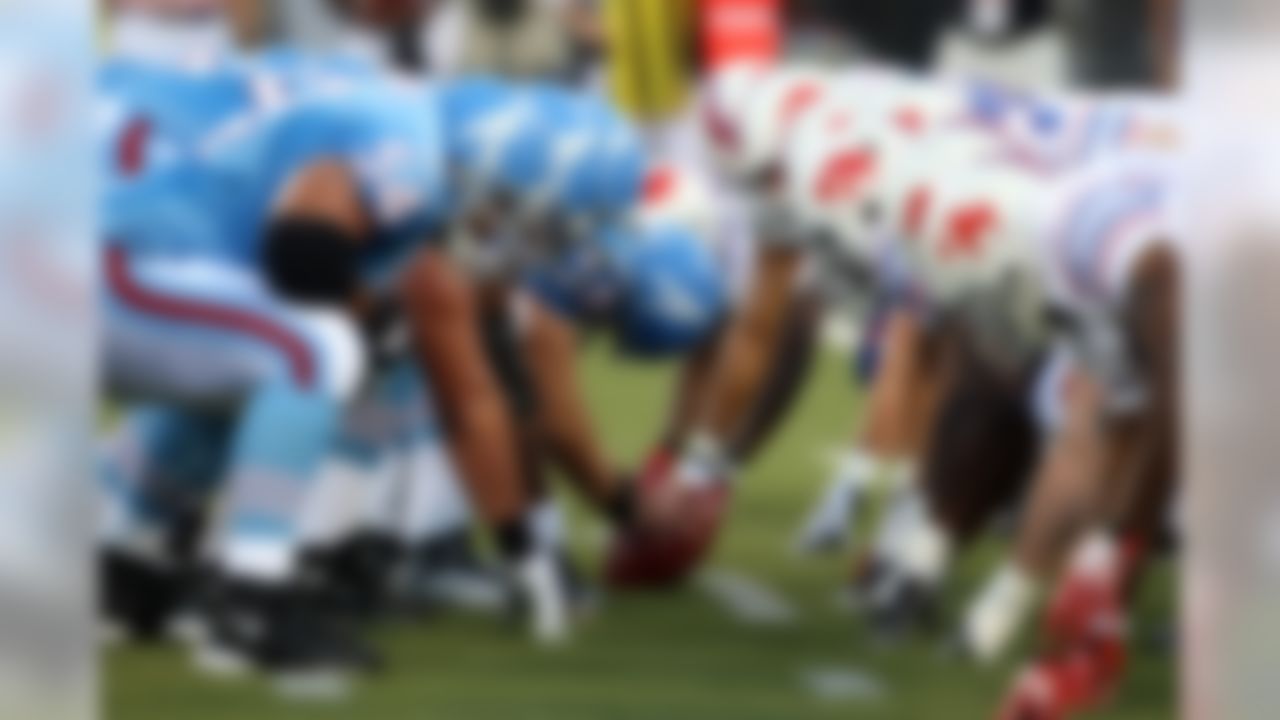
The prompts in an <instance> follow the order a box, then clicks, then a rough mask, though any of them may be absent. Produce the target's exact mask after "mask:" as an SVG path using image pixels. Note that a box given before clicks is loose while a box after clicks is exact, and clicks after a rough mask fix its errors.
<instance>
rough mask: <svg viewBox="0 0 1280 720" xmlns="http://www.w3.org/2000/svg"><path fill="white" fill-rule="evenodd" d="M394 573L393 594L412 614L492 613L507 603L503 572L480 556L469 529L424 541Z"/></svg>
mask: <svg viewBox="0 0 1280 720" xmlns="http://www.w3.org/2000/svg"><path fill="white" fill-rule="evenodd" d="M397 575H398V577H397V579H396V582H395V583H394V584H395V595H396V597H397V600H398V602H399V604H401V605H402V606H403V607H404V608H405V609H406V610H408V611H409V612H410V613H411V614H419V613H432V612H436V611H440V610H461V611H464V612H469V613H479V614H490V615H494V614H500V613H501V612H502V611H503V609H504V608H505V605H506V600H507V587H506V585H505V584H504V583H503V579H502V573H501V572H500V571H499V569H498V568H497V567H494V566H491V565H490V564H489V563H487V562H485V561H484V560H483V559H482V558H481V557H479V555H478V554H477V553H476V548H475V543H474V542H473V541H472V538H471V536H470V533H469V532H458V533H454V534H450V535H448V536H446V537H443V538H438V539H436V540H432V541H431V542H428V543H423V544H422V545H420V546H418V547H417V548H415V549H414V550H413V551H412V552H411V553H410V554H409V557H408V558H407V560H406V562H405V563H404V564H403V567H402V568H401V569H400V571H399V572H398V573H397Z"/></svg>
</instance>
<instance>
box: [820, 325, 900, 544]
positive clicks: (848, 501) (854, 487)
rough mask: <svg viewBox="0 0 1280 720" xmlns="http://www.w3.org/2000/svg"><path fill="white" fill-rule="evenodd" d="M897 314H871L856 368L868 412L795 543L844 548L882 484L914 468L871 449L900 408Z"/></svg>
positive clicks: (896, 484) (897, 480)
mask: <svg viewBox="0 0 1280 720" xmlns="http://www.w3.org/2000/svg"><path fill="white" fill-rule="evenodd" d="M895 317H897V313H895V312H894V309H893V308H892V307H890V306H888V305H886V306H885V307H883V308H881V309H880V310H878V311H877V312H875V313H873V314H872V319H871V321H870V322H869V327H868V329H867V330H866V332H865V334H864V338H863V342H862V347H861V348H860V351H859V358H858V368H859V372H860V374H862V376H863V378H864V380H865V382H866V386H867V397H868V400H867V403H866V408H867V410H866V411H865V412H864V413H862V416H861V417H860V418H859V420H858V423H857V426H856V427H855V429H854V436H853V439H852V441H851V443H850V445H849V447H848V448H847V449H846V450H845V451H844V452H843V453H842V454H841V457H840V460H839V463H838V465H837V467H836V469H835V473H834V475H833V476H832V477H831V478H830V480H829V481H828V483H827V486H826V488H825V489H824V491H823V494H822V496H821V497H820V498H819V501H818V503H817V504H816V505H815V506H814V508H813V509H812V510H811V511H810V513H809V515H808V517H807V518H806V520H805V522H804V525H803V526H802V529H801V532H800V535H799V538H798V540H797V546H798V547H799V548H800V549H801V550H804V551H806V552H823V551H827V550H834V549H837V548H840V547H843V546H844V545H845V544H846V542H847V540H848V538H849V537H851V536H853V535H854V533H855V529H854V523H853V521H854V519H855V518H856V517H857V515H858V510H859V508H860V507H861V505H862V504H863V501H864V500H866V499H867V498H868V497H869V496H870V495H871V494H872V491H873V490H875V489H876V487H878V486H879V485H880V484H881V483H882V482H883V484H884V485H886V486H888V487H889V488H896V487H899V486H901V485H904V484H906V483H907V482H908V481H909V476H910V474H911V473H912V471H913V465H912V463H911V462H910V461H909V460H906V459H899V458H896V457H886V456H885V455H884V454H883V453H882V452H880V451H878V450H877V449H875V448H873V447H871V445H872V444H874V443H875V442H876V441H877V440H878V438H879V437H881V436H883V435H884V434H885V433H886V432H887V431H886V430H885V429H884V428H883V425H884V424H885V423H886V417H885V415H886V411H888V412H889V413H890V415H892V413H893V412H894V411H895V410H896V408H895V407H894V401H895V400H898V398H894V397H892V396H893V395H895V391H896V390H899V389H900V388H901V386H902V384H903V382H904V381H903V376H904V373H903V369H902V365H903V363H904V362H905V361H906V355H907V353H904V352H903V351H902V342H901V340H900V338H901V334H900V333H897V332H894V333H892V335H893V341H890V339H889V336H890V335H891V332H890V331H891V328H892V326H893V320H894V318H895Z"/></svg>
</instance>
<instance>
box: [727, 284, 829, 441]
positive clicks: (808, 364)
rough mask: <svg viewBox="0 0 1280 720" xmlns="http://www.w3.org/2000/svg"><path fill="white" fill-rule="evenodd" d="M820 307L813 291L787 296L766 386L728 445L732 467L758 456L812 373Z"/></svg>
mask: <svg viewBox="0 0 1280 720" xmlns="http://www.w3.org/2000/svg"><path fill="white" fill-rule="evenodd" d="M824 307H825V306H824V304H823V303H822V301H821V299H820V298H819V296H818V293H817V292H815V291H811V290H809V291H804V292H799V293H796V294H794V295H793V296H792V297H791V299H790V303H789V306H788V308H787V316H786V318H785V320H784V325H783V329H782V340H781V342H780V343H779V344H778V347H777V349H776V352H775V355H774V358H773V362H772V367H771V369H770V371H769V378H768V381H767V385H766V386H765V388H764V390H763V391H762V393H761V395H760V397H759V398H758V400H757V401H756V403H755V406H754V407H753V408H752V410H751V412H750V413H749V414H748V415H747V417H746V418H745V419H744V421H743V422H742V423H741V425H740V426H739V427H738V429H737V431H736V432H735V434H734V437H733V440H732V442H731V443H730V454H731V455H732V457H733V458H734V463H735V464H737V465H745V464H746V463H748V462H750V461H751V459H752V458H754V457H755V456H756V455H757V454H759V453H760V452H761V451H762V450H763V449H764V447H765V446H766V445H767V444H768V442H769V440H770V439H771V438H772V437H774V435H775V434H776V432H777V430H778V428H779V427H780V426H781V424H782V422H783V420H785V419H786V418H787V416H788V414H789V413H790V411H791V410H792V409H793V408H794V407H795V404H796V402H797V401H798V400H799V398H800V391H801V390H802V389H803V388H804V386H805V380H807V379H808V378H809V375H810V372H811V371H812V370H813V363H814V359H815V357H816V354H815V353H816V350H817V348H818V340H819V331H820V329H821V328H820V326H821V323H822V318H823V310H824Z"/></svg>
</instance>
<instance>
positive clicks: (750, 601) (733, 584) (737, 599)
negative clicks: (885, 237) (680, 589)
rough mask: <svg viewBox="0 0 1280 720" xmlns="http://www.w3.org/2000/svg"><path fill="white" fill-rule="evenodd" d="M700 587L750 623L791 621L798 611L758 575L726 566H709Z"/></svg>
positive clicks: (738, 617)
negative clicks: (751, 574)
mask: <svg viewBox="0 0 1280 720" xmlns="http://www.w3.org/2000/svg"><path fill="white" fill-rule="evenodd" d="M697 585H698V588H699V589H701V590H702V591H703V592H704V593H706V594H707V595H708V596H710V597H711V599H712V600H715V601H716V602H717V603H719V604H720V605H721V606H722V607H723V608H724V609H725V610H727V611H728V612H729V614H730V615H732V616H734V617H735V618H737V619H738V620H739V621H741V622H743V623H746V624H747V625H790V624H792V623H794V622H795V621H796V618H797V617H798V615H799V613H797V612H796V609H795V606H794V605H792V604H791V603H790V602H788V601H787V599H786V598H784V597H783V596H782V594H781V593H779V592H777V591H776V590H774V589H772V588H770V587H769V586H767V585H765V584H764V583H762V582H760V581H758V580H756V579H755V578H753V577H751V576H749V575H746V574H744V573H741V572H737V571H735V570H729V569H726V568H709V569H708V570H706V571H704V572H703V573H701V574H700V575H698V579H697Z"/></svg>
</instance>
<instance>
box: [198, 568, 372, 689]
mask: <svg viewBox="0 0 1280 720" xmlns="http://www.w3.org/2000/svg"><path fill="white" fill-rule="evenodd" d="M200 601H201V609H202V611H203V613H204V617H205V627H206V631H205V633H204V637H202V638H201V639H200V642H199V643H197V644H196V645H195V646H194V648H193V651H194V655H195V657H194V659H195V663H196V666H197V668H198V669H200V670H202V671H203V672H205V673H207V674H209V675H212V676H215V677H223V678H234V677H241V676H245V675H248V674H251V673H254V672H261V673H264V674H265V675H266V676H267V677H269V678H270V679H271V681H272V682H273V684H274V685H275V686H276V688H277V690H279V691H280V693H281V694H282V695H285V696H287V697H289V698H291V699H299V700H332V699H339V698H341V697H344V696H345V695H346V694H347V692H348V691H349V689H350V686H351V684H352V683H353V681H354V680H355V679H356V677H357V676H359V675H362V674H367V673H371V672H374V671H376V670H378V669H380V668H381V666H382V661H381V658H380V657H379V655H378V654H377V653H376V652H375V651H374V650H373V649H372V648H371V647H369V646H368V645H366V644H365V643H364V641H363V640H362V639H361V638H360V637H359V635H358V634H357V633H356V631H355V630H354V629H353V628H351V627H350V626H348V625H347V624H346V623H345V622H343V621H341V620H339V619H338V617H337V616H336V615H335V614H334V613H332V611H331V610H330V609H329V607H328V606H327V604H326V603H324V602H322V601H320V600H318V599H317V598H315V597H314V596H312V595H310V594H307V593H304V592H303V591H301V590H299V589H297V588H295V587H291V586H290V587H283V586H282V587H267V586H261V585H256V584H252V583H246V582H240V581H235V580H229V579H225V578H215V579H214V580H212V581H211V582H210V584H209V585H208V586H207V587H206V588H205V590H204V593H203V595H202V596H201V598H200Z"/></svg>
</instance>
